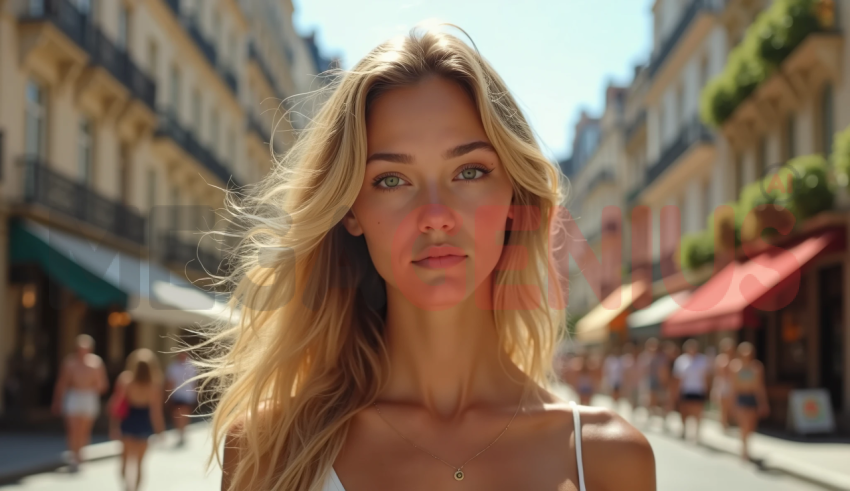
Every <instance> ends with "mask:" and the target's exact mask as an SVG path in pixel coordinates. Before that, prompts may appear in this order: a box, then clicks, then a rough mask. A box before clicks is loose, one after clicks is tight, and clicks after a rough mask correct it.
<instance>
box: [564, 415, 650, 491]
mask: <svg viewBox="0 0 850 491" xmlns="http://www.w3.org/2000/svg"><path fill="white" fill-rule="evenodd" d="M579 414H580V416H581V440H582V457H583V463H584V471H585V479H586V481H587V487H588V489H596V490H619V489H630V490H634V491H643V490H646V491H654V490H655V455H654V454H653V452H652V446H650V444H649V441H648V440H647V439H646V437H645V436H644V435H643V433H641V432H640V431H638V430H637V429H636V428H635V427H634V426H632V425H631V424H629V423H628V422H627V421H626V420H625V419H623V418H622V417H621V416H620V415H618V414H617V413H615V412H613V411H611V410H609V409H605V408H596V407H581V409H580V413H579ZM612 470H616V472H611V471H612Z"/></svg>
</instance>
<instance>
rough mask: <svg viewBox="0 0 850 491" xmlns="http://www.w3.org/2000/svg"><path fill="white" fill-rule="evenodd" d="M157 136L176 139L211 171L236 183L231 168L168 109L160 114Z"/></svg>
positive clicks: (227, 180)
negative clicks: (184, 126)
mask: <svg viewBox="0 0 850 491" xmlns="http://www.w3.org/2000/svg"><path fill="white" fill-rule="evenodd" d="M156 136H157V137H168V138H171V139H172V140H174V141H175V142H176V143H177V144H178V145H179V146H180V147H181V148H182V149H183V150H184V151H185V152H186V153H188V154H189V155H190V156H191V157H192V158H193V159H195V160H197V161H198V162H200V163H201V165H203V166H204V167H206V168H207V169H208V170H209V171H210V172H212V173H213V174H215V175H216V176H217V177H218V178H219V179H221V180H222V181H223V182H225V183H227V182H229V181H231V182H232V183H235V178H233V176H232V174H231V172H230V170H228V169H227V167H225V166H224V165H223V164H222V163H221V162H220V161H219V160H218V158H216V157H215V155H213V153H212V152H210V151H209V150H207V148H206V147H205V146H204V145H203V144H202V143H201V142H199V141H198V140H197V139H196V138H195V136H194V135H193V134H192V133H191V132H189V131H187V130H186V129H185V128H183V126H181V125H180V123H179V122H178V121H177V118H176V117H174V115H173V114H171V113H170V112H168V111H161V112H160V114H159V126H158V127H157V130H156Z"/></svg>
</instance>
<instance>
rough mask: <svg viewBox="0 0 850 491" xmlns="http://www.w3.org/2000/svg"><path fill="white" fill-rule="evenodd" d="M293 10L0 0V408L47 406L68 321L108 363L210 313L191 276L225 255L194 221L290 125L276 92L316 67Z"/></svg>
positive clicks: (158, 347) (209, 218)
mask: <svg viewBox="0 0 850 491" xmlns="http://www.w3.org/2000/svg"><path fill="white" fill-rule="evenodd" d="M292 11H293V7H292V4H291V2H290V1H288V0H283V1H280V0H241V1H237V0H150V1H144V2H142V1H132V0H131V1H124V0H6V1H3V2H0V74H1V75H0V76H2V84H0V207H2V208H0V258H2V260H0V301H2V307H0V316H2V319H1V320H0V380H3V381H6V380H13V381H14V383H12V384H7V385H6V387H7V388H10V390H7V391H4V394H5V395H6V398H7V399H8V398H11V399H13V400H3V399H0V415H5V416H9V415H10V414H11V413H12V412H15V414H16V415H17V416H22V415H26V418H25V419H32V420H40V419H44V418H49V416H48V411H49V402H50V401H49V399H50V395H51V390H52V389H51V386H52V385H53V382H54V380H55V376H56V371H57V368H58V366H59V363H60V362H61V360H62V358H63V357H64V356H65V355H66V354H67V353H68V352H69V351H70V349H71V347H72V343H73V339H74V337H75V336H76V334H79V333H89V334H91V335H93V336H94V337H95V339H96V342H97V348H96V351H97V353H98V354H100V355H101V356H102V357H103V358H104V360H105V361H106V363H107V367H108V369H109V372H110V375H113V376H114V375H115V374H117V373H118V372H119V371H120V370H121V368H122V366H123V363H124V358H125V356H126V354H127V353H128V352H129V351H131V350H132V349H135V348H137V347H148V348H151V349H154V350H155V351H157V352H160V353H166V352H167V351H169V350H170V349H171V348H172V347H173V346H174V345H175V343H176V342H177V341H176V339H177V338H178V337H181V336H183V335H184V334H185V331H184V328H185V327H190V326H192V325H193V324H194V323H196V322H204V321H206V320H210V319H213V318H215V316H217V315H222V312H220V311H217V310H216V309H217V308H218V307H220V303H221V302H219V301H218V300H217V299H216V297H215V296H214V295H213V294H212V293H211V292H207V291H204V290H203V289H201V288H199V287H198V286H196V285H193V284H192V282H196V281H198V280H202V279H203V278H205V277H208V276H209V274H210V273H219V272H220V271H221V269H220V268H221V267H224V266H225V265H224V264H223V263H222V260H223V256H222V252H221V246H220V244H218V243H217V242H216V240H214V239H213V238H212V237H210V236H202V235H201V234H200V233H201V232H203V231H209V230H211V229H212V228H213V227H216V226H218V225H216V222H217V221H218V220H217V215H216V210H220V209H221V208H222V206H223V200H224V198H225V191H226V190H227V189H230V188H233V187H234V186H241V185H245V184H249V183H252V182H255V181H257V180H259V179H261V178H262V177H263V176H264V175H265V174H266V173H267V172H268V171H269V170H270V169H271V167H272V165H273V164H274V160H273V155H274V153H276V154H280V153H282V152H285V151H286V149H287V148H288V146H290V145H291V144H292V142H293V141H294V139H295V138H296V136H297V135H296V134H295V133H294V131H293V123H292V122H290V121H289V119H288V118H285V117H283V115H284V113H285V110H286V106H285V105H283V106H280V104H281V103H282V101H284V100H286V99H287V98H288V97H290V96H293V95H295V94H297V93H298V92H299V91H300V90H303V89H304V87H303V83H301V81H302V80H304V79H307V78H309V77H311V76H312V77H314V76H315V75H316V74H317V73H318V72H317V67H316V64H315V56H314V55H313V53H312V51H311V49H314V47H310V46H308V45H307V43H306V42H305V40H304V39H303V38H301V37H300V36H298V34H297V33H296V32H295V30H294V28H293V27H292ZM299 84H300V85H299ZM274 101H277V102H274ZM269 108H272V109H269ZM270 142H273V143H272V144H270ZM273 152H274V153H273ZM219 225H220V223H219ZM198 285H200V286H203V283H202V282H199V283H198ZM166 360H167V356H165V355H163V361H166ZM14 387H18V388H19V390H11V388H14Z"/></svg>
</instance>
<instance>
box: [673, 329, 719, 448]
mask: <svg viewBox="0 0 850 491" xmlns="http://www.w3.org/2000/svg"><path fill="white" fill-rule="evenodd" d="M683 351H684V353H682V354H681V355H680V356H679V357H678V358H676V362H675V363H674V364H673V379H674V383H675V384H676V392H677V393H678V394H679V412H680V414H681V415H682V439H683V440H684V439H685V437H686V435H687V421H688V419H689V418H691V417H693V418H694V419H695V420H696V437H695V440H696V441H699V424H700V420H701V419H702V410H703V406H704V405H705V401H706V399H707V395H708V391H709V377H710V376H711V367H710V364H709V362H708V358H706V356H705V355H703V354H702V353H700V352H699V343H698V342H697V340H695V339H689V340H687V341H685V344H684V346H683Z"/></svg>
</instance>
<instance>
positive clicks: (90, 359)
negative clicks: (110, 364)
mask: <svg viewBox="0 0 850 491" xmlns="http://www.w3.org/2000/svg"><path fill="white" fill-rule="evenodd" d="M85 364H86V365H87V366H89V367H91V368H100V367H103V366H105V365H104V363H103V358H101V357H99V356H97V355H96V354H94V353H89V354H87V355H86V359H85Z"/></svg>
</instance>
